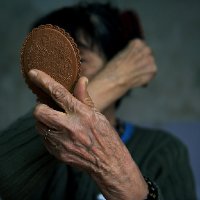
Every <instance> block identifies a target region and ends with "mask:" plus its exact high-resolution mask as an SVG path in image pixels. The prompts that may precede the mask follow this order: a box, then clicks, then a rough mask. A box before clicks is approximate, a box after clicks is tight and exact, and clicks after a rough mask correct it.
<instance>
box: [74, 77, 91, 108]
mask: <svg viewBox="0 0 200 200" xmlns="http://www.w3.org/2000/svg"><path fill="white" fill-rule="evenodd" d="M87 85H88V79H87V78H86V77H84V76H83V77H81V78H79V80H78V82H77V84H76V86H75V88H74V96H75V97H76V98H77V99H78V100H79V101H81V102H82V103H84V104H85V105H88V106H89V107H91V108H94V103H93V101H92V99H91V97H90V95H89V93H88V91H87Z"/></svg>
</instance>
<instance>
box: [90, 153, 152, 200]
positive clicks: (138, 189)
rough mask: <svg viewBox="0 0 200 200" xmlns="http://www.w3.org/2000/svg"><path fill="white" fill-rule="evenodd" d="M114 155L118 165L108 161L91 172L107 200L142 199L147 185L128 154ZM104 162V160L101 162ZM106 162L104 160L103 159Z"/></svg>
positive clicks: (144, 196)
mask: <svg viewBox="0 0 200 200" xmlns="http://www.w3.org/2000/svg"><path fill="white" fill-rule="evenodd" d="M124 152H125V153H124V155H123V154H122V155H123V156H122V155H121V158H120V157H119V156H116V157H117V159H118V165H117V166H116V165H115V164H113V163H108V164H109V165H108V166H106V167H105V166H104V164H102V165H101V166H104V167H103V168H101V169H100V170H99V169H97V170H95V171H94V173H91V176H92V178H93V179H94V180H95V181H96V183H97V185H98V186H99V188H100V190H101V192H102V193H103V195H104V196H105V198H106V199H107V200H124V199H126V200H134V199H137V200H144V199H146V197H147V195H148V186H147V184H146V182H145V180H144V178H143V176H142V174H141V172H140V170H139V168H138V167H137V165H136V164H135V162H134V161H133V159H132V158H131V156H130V154H129V153H127V152H126V149H125V151H124ZM103 163H104V162H103ZM105 163H106V161H105Z"/></svg>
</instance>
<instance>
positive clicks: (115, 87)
mask: <svg viewBox="0 0 200 200" xmlns="http://www.w3.org/2000/svg"><path fill="white" fill-rule="evenodd" d="M104 74H105V73H104V72H100V73H99V74H98V75H97V76H96V77H95V78H94V79H93V80H91V81H90V82H89V85H88V92H89V94H90V96H91V98H92V100H93V102H94V105H95V107H96V108H97V109H98V110H99V111H100V112H102V111H103V110H104V109H105V108H107V107H108V106H109V105H111V104H112V103H114V102H115V101H116V100H117V99H118V98H120V97H121V96H122V95H124V94H125V93H126V92H127V90H128V89H129V87H128V85H125V84H120V83H118V82H117V80H116V79H114V77H113V76H108V75H106V76H105V75H104Z"/></svg>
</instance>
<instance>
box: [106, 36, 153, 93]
mask: <svg viewBox="0 0 200 200" xmlns="http://www.w3.org/2000/svg"><path fill="white" fill-rule="evenodd" d="M105 69H106V70H107V73H108V74H110V75H108V76H109V77H112V79H113V80H114V81H115V82H116V83H118V84H120V85H122V86H125V89H126V90H129V89H130V88H135V87H140V86H144V85H147V84H148V83H149V82H150V81H151V80H152V78H153V77H154V76H155V74H156V71H157V67H156V64H155V61H154V57H153V55H152V50H151V49H150V47H148V46H147V44H146V43H145V42H144V41H143V40H140V39H134V40H132V41H130V42H129V44H128V45H127V47H126V48H125V49H123V50H122V51H121V52H119V53H118V54H117V55H116V56H115V57H114V58H113V59H112V60H111V61H110V62H109V63H108V65H107V66H106V68H105Z"/></svg>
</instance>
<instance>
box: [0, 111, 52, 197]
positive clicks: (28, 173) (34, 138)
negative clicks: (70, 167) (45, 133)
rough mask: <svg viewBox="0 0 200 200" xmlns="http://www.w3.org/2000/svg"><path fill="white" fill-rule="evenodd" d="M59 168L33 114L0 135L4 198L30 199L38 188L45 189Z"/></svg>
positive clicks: (0, 183) (0, 187)
mask: <svg viewBox="0 0 200 200" xmlns="http://www.w3.org/2000/svg"><path fill="white" fill-rule="evenodd" d="M54 166H55V159H53V157H52V156H50V155H49V154H48V152H47V151H46V150H45V148H44V147H43V145H42V141H41V139H40V137H39V136H38V134H37V133H36V130H35V121H34V118H33V116H32V113H30V114H28V115H26V116H24V117H23V118H21V119H19V120H18V121H16V122H15V123H14V124H13V125H11V126H10V127H9V128H8V129H7V130H5V131H3V132H1V133H0V196H1V197H2V198H3V199H15V200H18V199H19V200H22V199H30V195H32V193H33V191H34V188H36V187H39V186H41V187H45V184H46V183H47V180H48V178H50V176H51V173H52V171H53V169H54Z"/></svg>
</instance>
